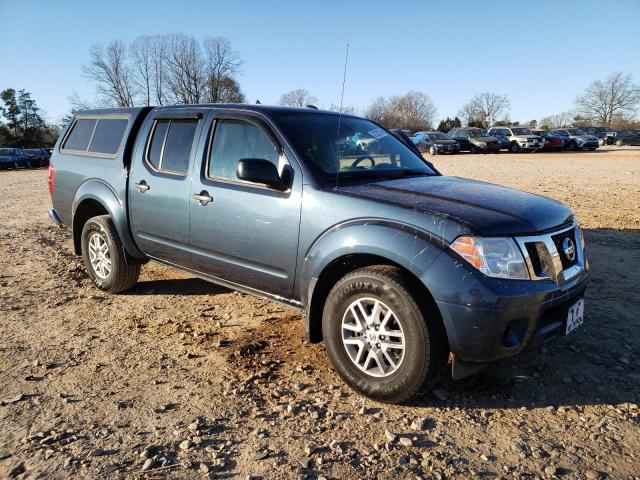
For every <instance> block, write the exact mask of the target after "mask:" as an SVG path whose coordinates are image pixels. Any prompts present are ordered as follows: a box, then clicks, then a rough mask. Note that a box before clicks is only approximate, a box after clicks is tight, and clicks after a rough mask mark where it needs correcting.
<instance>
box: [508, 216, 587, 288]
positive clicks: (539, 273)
mask: <svg viewBox="0 0 640 480" xmlns="http://www.w3.org/2000/svg"><path fill="white" fill-rule="evenodd" d="M566 239H571V241H572V242H573V248H574V251H575V256H574V258H573V259H570V258H569V257H568V256H567V254H566V253H565V251H564V250H565V249H564V245H563V243H564V242H565V240H566ZM515 240H516V242H517V243H518V245H519V246H520V251H521V252H522V253H523V255H524V256H525V261H526V263H527V267H528V269H529V273H530V275H531V278H532V279H533V280H543V279H550V280H552V281H554V282H556V283H558V284H560V283H563V282H565V281H567V280H569V279H571V278H573V277H575V276H576V275H577V274H578V273H580V272H581V271H582V270H583V269H584V258H583V252H582V244H581V240H580V235H579V234H578V230H577V228H576V226H575V225H574V226H571V227H568V228H565V229H563V230H559V231H556V232H551V233H547V234H541V235H534V236H528V237H515Z"/></svg>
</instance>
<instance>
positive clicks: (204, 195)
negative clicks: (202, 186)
mask: <svg viewBox="0 0 640 480" xmlns="http://www.w3.org/2000/svg"><path fill="white" fill-rule="evenodd" d="M192 198H193V199H194V200H197V201H198V202H200V205H202V206H203V207H204V206H205V205H207V204H209V203H211V202H213V197H212V196H211V195H209V193H208V192H207V191H206V190H203V191H201V192H200V193H196V194H195V195H192Z"/></svg>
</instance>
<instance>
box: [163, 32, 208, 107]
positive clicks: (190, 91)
mask: <svg viewBox="0 0 640 480" xmlns="http://www.w3.org/2000/svg"><path fill="white" fill-rule="evenodd" d="M164 59H165V65H166V72H165V75H164V78H163V83H164V84H165V86H166V90H167V94H168V95H169V96H170V98H171V100H173V101H174V102H176V103H201V102H202V101H203V100H204V89H205V78H204V77H205V74H204V68H203V58H202V52H201V50H200V46H199V45H198V42H197V41H196V39H195V38H193V37H188V36H187V35H184V34H182V33H174V34H171V35H169V36H168V37H167V44H166V50H165V55H164Z"/></svg>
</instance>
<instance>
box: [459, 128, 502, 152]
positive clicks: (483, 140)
mask: <svg viewBox="0 0 640 480" xmlns="http://www.w3.org/2000/svg"><path fill="white" fill-rule="evenodd" d="M447 135H449V136H450V137H451V138H453V139H454V140H455V141H456V142H458V143H459V144H460V150H461V151H462V150H464V151H467V152H471V153H498V152H499V151H500V141H499V140H498V139H497V138H496V137H493V136H490V135H489V134H487V131H486V130H485V129H484V128H475V127H464V128H454V129H453V130H451V131H450V132H449V133H448V134H447Z"/></svg>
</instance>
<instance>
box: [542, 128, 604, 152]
mask: <svg viewBox="0 0 640 480" xmlns="http://www.w3.org/2000/svg"><path fill="white" fill-rule="evenodd" d="M551 133H552V134H553V135H557V136H559V137H562V139H563V140H564V146H565V148H566V149H567V150H583V149H585V148H586V149H588V150H595V149H596V148H598V147H599V146H600V141H599V140H598V137H596V136H594V135H590V134H588V133H586V132H585V131H583V130H581V129H579V128H558V129H556V130H552V131H551Z"/></svg>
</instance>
